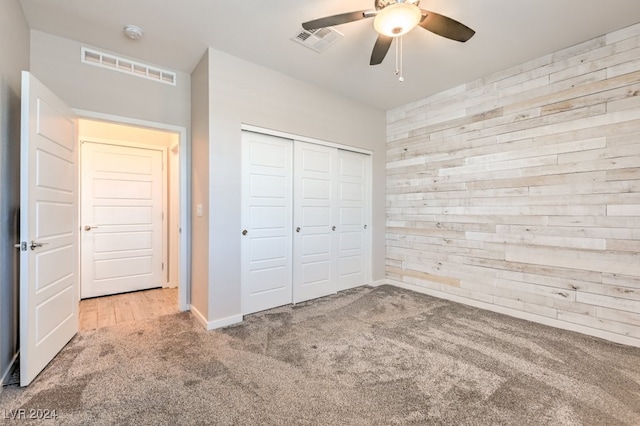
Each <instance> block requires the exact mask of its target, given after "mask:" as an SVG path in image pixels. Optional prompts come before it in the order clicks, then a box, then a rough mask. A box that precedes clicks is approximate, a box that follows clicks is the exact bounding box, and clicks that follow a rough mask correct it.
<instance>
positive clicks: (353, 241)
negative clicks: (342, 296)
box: [336, 150, 371, 290]
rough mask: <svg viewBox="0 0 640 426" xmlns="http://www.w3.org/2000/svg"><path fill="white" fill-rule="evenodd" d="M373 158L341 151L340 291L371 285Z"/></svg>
mask: <svg viewBox="0 0 640 426" xmlns="http://www.w3.org/2000/svg"><path fill="white" fill-rule="evenodd" d="M370 158H371V157H370V156H368V155H365V154H359V153H356V152H350V151H343V150H340V151H339V152H338V170H337V180H338V188H339V190H338V200H337V209H338V239H339V242H338V253H337V257H338V271H337V274H338V276H337V278H336V279H337V287H338V290H345V289H348V288H352V287H357V286H360V285H363V284H366V283H367V282H368V270H369V263H370V262H369V256H370V255H369V233H370V230H369V229H368V228H369V226H368V224H367V221H368V220H369V216H370V212H369V187H368V185H369V181H370V177H369V169H370V164H369V162H370Z"/></svg>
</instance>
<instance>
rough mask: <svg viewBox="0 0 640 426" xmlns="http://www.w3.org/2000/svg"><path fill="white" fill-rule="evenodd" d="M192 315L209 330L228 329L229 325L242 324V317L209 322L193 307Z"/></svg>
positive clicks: (236, 316)
mask: <svg viewBox="0 0 640 426" xmlns="http://www.w3.org/2000/svg"><path fill="white" fill-rule="evenodd" d="M191 313H192V314H193V316H194V317H195V318H196V319H197V320H198V322H199V323H200V324H202V326H203V327H204V328H206V329H207V330H215V329H216V328H222V327H227V326H229V325H233V324H237V323H239V322H242V319H243V317H242V315H233V316H230V317H227V318H221V319H218V320H214V321H207V319H206V318H205V317H204V315H202V314H201V313H200V311H198V310H197V309H196V308H195V307H194V306H193V305H192V306H191Z"/></svg>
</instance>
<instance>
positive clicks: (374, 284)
mask: <svg viewBox="0 0 640 426" xmlns="http://www.w3.org/2000/svg"><path fill="white" fill-rule="evenodd" d="M385 284H389V283H388V282H387V280H386V279H384V280H378V281H373V282H371V283H369V285H370V286H371V287H380V286H381V285H385Z"/></svg>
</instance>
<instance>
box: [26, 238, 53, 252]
mask: <svg viewBox="0 0 640 426" xmlns="http://www.w3.org/2000/svg"><path fill="white" fill-rule="evenodd" d="M47 244H49V243H36V242H35V241H33V240H31V245H30V246H29V247H31V250H35V249H36V247H42V246H45V245H47Z"/></svg>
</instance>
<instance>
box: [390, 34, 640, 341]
mask: <svg viewBox="0 0 640 426" xmlns="http://www.w3.org/2000/svg"><path fill="white" fill-rule="evenodd" d="M638 46H640V24H638V25H635V26H632V27H629V28H627V29H623V30H620V31H616V32H614V33H611V34H608V35H605V36H602V37H599V38H597V39H594V40H590V41H587V42H584V43H581V44H580V45H577V46H574V47H571V48H568V49H565V50H562V51H559V52H556V53H554V54H551V55H548V56H545V57H542V58H539V59H537V60H534V61H531V62H528V63H525V64H522V65H519V66H517V67H513V68H510V69H508V70H505V71H503V72H499V73H496V74H492V75H489V76H487V77H485V78H482V79H480V80H477V81H473V82H470V83H468V84H466V85H462V86H459V87H456V88H452V89H450V90H448V91H446V92H443V93H440V94H437V95H434V96H431V97H429V98H426V99H423V100H420V101H418V102H415V103H412V104H409V105H406V106H403V107H400V108H397V109H394V110H392V111H389V113H388V138H389V139H388V144H387V147H388V150H387V160H388V163H387V169H388V172H387V194H388V195H387V206H388V207H387V217H388V222H387V225H388V234H387V276H388V277H389V279H390V280H391V281H392V282H393V283H395V284H397V285H400V286H407V287H409V288H412V289H416V290H419V291H423V292H425V293H428V294H432V295H435V296H439V297H444V298H448V299H452V300H456V301H460V302H463V303H468V304H471V305H475V306H480V307H484V308H487V309H491V310H494V311H498V312H504V313H508V314H510V315H514V316H517V317H521V318H526V319H530V320H534V321H538V322H541V323H544V324H550V325H554V326H558V327H562V328H566V329H570V330H576V331H580V332H583V333H587V334H591V335H595V336H600V337H604V338H607V339H610V340H614V341H617V342H621V343H626V344H631V345H636V346H640V255H639V253H640V219H639V218H640V169H639V168H638V167H639V166H640V96H638V94H639V93H640V47H638Z"/></svg>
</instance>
